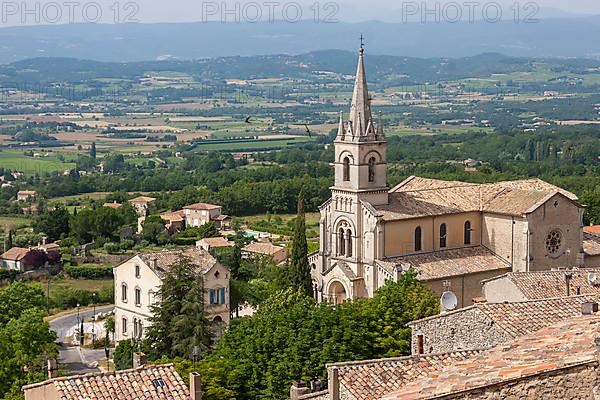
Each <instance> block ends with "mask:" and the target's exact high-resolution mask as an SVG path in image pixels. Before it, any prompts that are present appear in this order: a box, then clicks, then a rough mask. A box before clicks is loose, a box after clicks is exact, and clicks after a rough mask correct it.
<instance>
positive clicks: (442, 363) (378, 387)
mask: <svg viewBox="0 0 600 400" xmlns="http://www.w3.org/2000/svg"><path fill="white" fill-rule="evenodd" d="M477 353H479V350H472V351H461V352H455V353H447V354H433V355H428V356H410V357H399V358H386V359H380V360H368V361H356V362H346V363H337V364H331V365H330V366H335V367H336V368H337V369H338V379H339V382H340V397H341V398H343V399H345V400H371V399H378V398H380V397H381V396H383V395H385V394H387V393H391V392H393V391H396V390H399V389H400V388H402V387H403V386H405V385H407V384H409V383H410V382H413V381H415V380H416V379H421V378H425V377H426V376H428V374H429V373H431V372H432V371H436V370H439V369H442V368H446V367H448V366H450V365H453V364H454V363H456V362H458V361H463V360H466V359H468V358H470V357H473V356H474V355H476V354H477Z"/></svg>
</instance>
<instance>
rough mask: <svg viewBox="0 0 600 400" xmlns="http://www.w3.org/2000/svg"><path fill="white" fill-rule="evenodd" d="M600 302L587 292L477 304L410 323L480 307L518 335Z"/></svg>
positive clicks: (499, 324)
mask: <svg viewBox="0 0 600 400" xmlns="http://www.w3.org/2000/svg"><path fill="white" fill-rule="evenodd" d="M597 301H598V297H597V296H594V295H585V296H573V297H561V298H556V299H543V300H531V301H524V302H515V303H477V304H474V305H472V306H470V307H466V308H462V309H460V310H456V311H452V312H449V313H445V314H441V315H436V316H433V317H429V318H424V319H421V320H418V321H414V322H412V323H410V324H409V326H411V325H419V324H420V323H422V322H425V321H430V320H435V319H441V318H448V317H451V316H452V315H456V314H460V313H464V312H468V311H469V310H472V309H473V308H476V309H478V310H479V311H480V312H482V313H483V314H485V315H486V316H487V317H488V318H489V319H490V320H492V321H493V322H494V324H495V325H496V327H498V328H500V329H502V330H503V331H504V332H506V333H507V334H508V335H509V337H513V338H517V337H519V336H523V335H527V334H530V333H533V332H535V331H537V330H540V329H542V328H545V327H547V326H549V325H552V324H554V323H557V322H560V321H564V320H566V319H569V318H574V317H577V316H579V315H581V305H582V304H584V303H590V302H597Z"/></svg>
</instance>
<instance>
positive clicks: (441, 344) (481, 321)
mask: <svg viewBox="0 0 600 400" xmlns="http://www.w3.org/2000/svg"><path fill="white" fill-rule="evenodd" d="M411 329H412V346H411V348H412V353H413V354H417V352H418V348H417V337H418V335H423V351H424V354H438V353H450V352H454V351H459V350H472V349H483V348H487V347H491V346H495V345H497V344H500V343H504V342H505V341H507V340H510V339H512V337H511V336H509V335H508V334H506V333H505V332H504V331H502V330H500V329H499V328H498V327H497V326H496V325H495V324H494V323H493V321H492V320H491V319H489V318H488V317H487V316H485V314H483V313H482V312H481V311H480V310H479V309H478V308H477V307H476V306H474V307H471V308H467V309H464V310H458V311H454V312H450V313H447V314H442V315H439V316H436V317H431V318H427V319H425V320H421V321H419V322H414V323H413V324H411Z"/></svg>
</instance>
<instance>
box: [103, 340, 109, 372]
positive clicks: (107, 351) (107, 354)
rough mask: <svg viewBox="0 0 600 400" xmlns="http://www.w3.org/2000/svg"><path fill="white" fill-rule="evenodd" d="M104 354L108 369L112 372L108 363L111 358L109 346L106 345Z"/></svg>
mask: <svg viewBox="0 0 600 400" xmlns="http://www.w3.org/2000/svg"><path fill="white" fill-rule="evenodd" d="M104 354H105V355H106V369H107V371H109V372H110V363H109V362H108V357H109V356H110V349H109V348H108V345H107V344H105V345H104Z"/></svg>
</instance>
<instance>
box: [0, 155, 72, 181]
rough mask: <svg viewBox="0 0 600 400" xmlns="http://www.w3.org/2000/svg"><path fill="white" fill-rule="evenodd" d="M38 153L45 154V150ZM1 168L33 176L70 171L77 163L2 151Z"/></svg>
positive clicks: (0, 156) (56, 158) (0, 157)
mask: <svg viewBox="0 0 600 400" xmlns="http://www.w3.org/2000/svg"><path fill="white" fill-rule="evenodd" d="M34 152H36V151H35V150H34ZM37 152H39V153H40V154H44V153H45V151H44V150H41V151H37ZM0 167H2V168H4V169H8V170H10V171H19V172H23V173H25V175H27V176H32V175H35V174H38V175H42V174H44V173H46V172H54V171H66V170H70V169H73V168H75V163H72V162H63V161H60V160H59V159H58V157H56V156H52V157H39V158H34V157H28V156H26V155H24V154H23V151H22V150H2V151H0Z"/></svg>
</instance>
